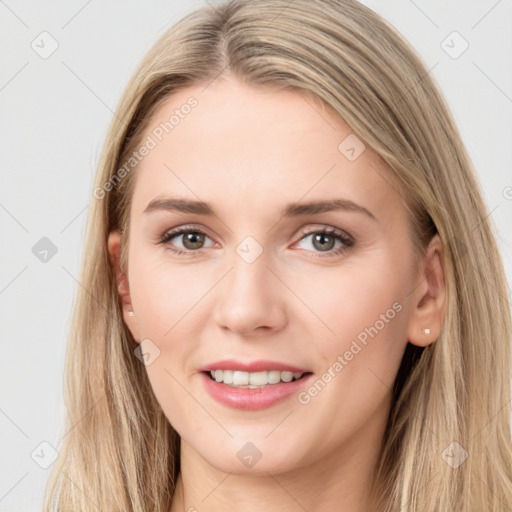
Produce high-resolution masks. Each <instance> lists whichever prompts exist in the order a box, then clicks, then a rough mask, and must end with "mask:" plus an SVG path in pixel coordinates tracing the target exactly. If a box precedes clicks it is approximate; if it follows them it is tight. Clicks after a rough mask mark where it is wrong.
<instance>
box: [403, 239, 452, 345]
mask: <svg viewBox="0 0 512 512" xmlns="http://www.w3.org/2000/svg"><path fill="white" fill-rule="evenodd" d="M412 294H413V303H412V306H413V309H412V311H411V317H410V319H409V327H408V333H407V335H408V340H409V342H410V343H412V344H413V345H417V346H419V347H425V346H427V345H430V344H431V343H433V342H434V341H436V340H437V338H439V336H440V334H441V329H442V327H443V321H444V315H445V309H446V286H445V279H444V268H443V253H442V245H441V239H440V238H439V235H437V234H436V235H435V236H434V237H433V238H432V240H431V241H430V243H429V245H428V248H427V251H426V254H425V257H424V258H423V260H422V262H421V264H420V273H419V275H418V279H417V282H416V287H415V289H414V291H413V292H412Z"/></svg>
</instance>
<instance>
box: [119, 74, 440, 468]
mask: <svg viewBox="0 0 512 512" xmlns="http://www.w3.org/2000/svg"><path fill="white" fill-rule="evenodd" d="M191 97H193V98H194V99H193V100H190V98H191ZM187 105H188V106H187ZM173 116H174V117H173ZM143 144H145V146H146V150H143V149H141V150H140V151H139V155H138V156H137V159H140V163H139V164H138V167H137V170H136V171H133V172H136V173H137V176H136V182H135V186H134V191H133V202H132V205H131V213H130V235H129V247H128V251H129V252H128V260H129V263H128V269H127V273H126V275H127V283H126V284H127V287H126V290H127V291H129V299H127V300H126V302H127V306H125V312H124V315H125V321H126V323H127V324H128V326H129V328H130V330H131V332H132V334H133V336H134V338H135V340H136V341H138V342H139V343H140V342H142V344H141V347H142V353H143V354H145V355H144V356H140V353H138V354H139V357H140V358H141V359H143V360H144V362H145V364H146V370H147V373H148V376H149V379H150V381H151V385H152V388H153V391H154V393H155V395H156V397H157V399H158V401H159V403H160V405H161V407H162V409H163V411H164V413H165V415H166V417H167V418H168V419H169V421H170V423H171V424H172V425H173V427H174V428H175V429H176V430H177V432H178V433H179V434H180V436H181V438H182V441H183V442H184V443H185V445H186V446H187V447H188V448H187V449H188V450H189V452H190V453H194V454H195V456H196V457H199V458H200V459H201V460H203V461H205V462H206V463H208V464H210V465H212V466H214V467H216V468H218V469H220V470H222V471H225V472H235V473H244V472H253V473H254V472H264V471H269V472H280V471H286V470H291V469H294V468H298V467H301V466H306V465H308V464H311V463H314V462H318V461H320V460H323V461H324V462H325V464H326V467H329V464H330V463H331V462H332V463H336V464H340V460H349V459H350V458H351V457H352V458H353V457H355V456H356V454H358V455H357V456H358V457H365V455H364V454H365V452H366V451H367V447H368V446H369V445H368V443H370V444H373V445H374V446H376V445H378V444H379V442H380V440H381V435H382V430H383V428H384V424H385V421H386V418H387V413H388V408H389V404H390V399H391V388H392V385H393V381H394V379H395V376H396V373H397V371H398V367H399V364H400V360H401V357H402V354H403V351H404V349H405V346H406V343H407V340H411V342H417V344H426V343H428V342H430V341H433V340H432V339H431V340H427V339H426V338H425V339H423V338H422V334H421V333H422V330H423V328H425V327H434V326H432V325H430V326H429V325H421V323H422V319H423V318H424V317H421V316H420V315H418V314H417V309H418V302H419V301H420V299H421V297H422V295H423V294H425V292H426V290H427V286H428V285H427V283H426V281H425V280H422V277H421V276H420V275H419V274H417V273H416V267H415V260H414V257H413V248H412V245H411V240H410V235H409V227H408V217H407V212H406V208H405V204H404V201H403V198H402V196H401V195H400V193H399V190H398V187H397V186H396V185H394V184H393V180H392V176H391V173H390V172H389V170H388V169H386V167H385V165H384V163H383V162H382V161H381V160H380V159H379V158H378V157H377V156H376V154H375V153H374V152H372V151H371V150H370V148H368V147H366V148H365V147H364V146H363V145H362V142H361V141H360V140H359V139H357V137H356V136H355V135H354V134H352V132H351V130H350V128H349V127H348V126H347V125H346V124H345V123H344V122H342V121H341V120H340V119H339V118H337V117H335V116H334V115H333V114H331V113H329V112H327V111H326V110H325V109H322V108H321V106H320V105H319V102H314V101H313V100H312V99H311V98H309V97H306V96H304V95H301V94H298V93H295V92H291V91H281V92H276V91H271V90H267V89H252V88H249V87H248V86H245V85H240V84H239V83H237V82H234V81H224V82H222V83H217V82H216V83H214V84H213V85H210V86H209V87H207V88H206V89H204V87H203V86H200V87H199V86H198V87H190V88H188V89H186V90H182V91H180V92H178V93H176V94H175V95H174V96H172V97H171V98H170V99H168V100H167V101H166V102H165V103H164V104H163V105H162V106H161V107H160V108H159V109H158V111H157V112H156V113H155V115H154V116H153V118H152V120H151V123H150V126H149V127H148V129H147V131H146V133H145V135H144V137H143ZM176 201H181V202H176ZM317 203H322V204H318V205H317V206H314V204H317ZM306 204H308V205H310V206H308V207H306V206H304V205H306ZM177 229H183V230H184V231H185V234H177V233H174V234H169V232H171V231H172V230H177ZM324 230H327V231H328V232H327V233H326V234H325V233H324V234H323V235H322V232H323V231H324ZM165 237H167V238H165ZM162 240H165V241H162ZM118 247H119V237H118V233H116V232H113V233H112V234H111V236H110V239H109V249H110V251H111V253H112V254H114V253H115V252H116V250H117V249H118ZM180 251H181V252H180ZM126 290H125V291H126ZM130 302H131V307H132V308H133V312H134V316H130V315H129V314H128V310H129V309H130V306H129V303H130ZM432 335H434V333H433V332H432ZM423 336H424V335H423ZM427 338H428V336H427ZM251 365H252V366H251ZM206 370H218V371H217V372H216V373H215V374H214V375H215V377H216V379H217V380H219V381H220V382H217V381H214V380H212V378H211V377H210V372H209V371H206ZM220 370H226V371H220ZM281 372H284V373H281ZM289 372H291V373H289ZM293 373H295V374H297V375H295V377H299V376H300V374H302V377H300V378H299V379H298V380H297V381H295V380H294V381H292V382H285V381H287V380H289V379H290V378H294V376H293ZM274 379H275V380H276V381H277V380H279V382H280V383H269V382H274ZM224 380H225V381H226V383H224ZM248 382H250V383H252V384H250V385H253V386H256V387H253V388H248V387H241V386H244V385H245V386H247V385H249V384H248ZM262 383H266V384H265V385H263V384H262ZM234 384H238V386H234ZM262 385H263V387H261V386H262ZM368 453H370V452H369V451H368ZM340 457H341V459H340Z"/></svg>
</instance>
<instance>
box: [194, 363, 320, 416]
mask: <svg viewBox="0 0 512 512" xmlns="http://www.w3.org/2000/svg"><path fill="white" fill-rule="evenodd" d="M312 376H313V374H308V375H305V376H303V377H302V378H300V379H299V380H295V381H292V382H282V383H279V384H269V385H267V386H265V387H261V388H252V389H251V388H235V387H233V386H229V385H228V384H224V383H223V382H217V381H215V380H212V379H211V378H210V377H209V376H208V375H207V374H206V373H204V372H203V373H201V378H202V379H203V380H204V385H205V387H206V391H208V393H209V394H210V396H211V397H212V398H214V399H215V400H217V402H219V403H221V404H222V405H225V406H227V407H231V408H234V409H243V410H246V411H258V410H261V409H266V408H267V407H271V406H272V405H275V404H277V403H279V402H282V401H283V400H285V399H286V398H288V397H290V396H291V395H293V394H295V393H297V392H298V391H299V390H300V389H301V388H303V387H304V386H305V384H306V383H307V381H309V379H310V377H312Z"/></svg>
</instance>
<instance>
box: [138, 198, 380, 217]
mask: <svg viewBox="0 0 512 512" xmlns="http://www.w3.org/2000/svg"><path fill="white" fill-rule="evenodd" d="M338 210H345V211H352V212H358V213H363V214H364V215H366V216H368V217H370V218H371V219H373V220H375V221H376V220H377V218H376V217H375V215H373V213H372V212H370V211H369V210H367V209H366V208H365V207H364V206H361V205H359V204H357V203H354V202H353V201H350V200H348V199H328V200H322V201H309V202H307V203H288V204H286V205H285V206H284V208H283V209H282V210H281V215H282V216H283V217H298V216H300V215H315V214H318V213H324V212H330V211H338ZM156 211H176V212H182V213H193V214H197V215H207V216H212V217H213V216H216V214H215V211H214V209H213V207H212V206H211V205H210V203H206V202H204V201H195V200H190V199H178V198H172V197H166V198H155V199H153V200H152V201H151V202H150V203H149V204H148V206H147V207H146V209H145V210H144V212H143V213H145V214H149V213H152V212H156Z"/></svg>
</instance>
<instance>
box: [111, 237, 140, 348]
mask: <svg viewBox="0 0 512 512" xmlns="http://www.w3.org/2000/svg"><path fill="white" fill-rule="evenodd" d="M108 252H109V254H110V261H111V263H112V266H113V268H114V272H115V275H116V284H117V292H118V294H119V298H120V299H121V304H122V308H123V318H124V321H125V323H126V325H127V326H128V328H129V329H130V332H131V333H132V336H133V338H134V339H135V341H137V342H140V336H139V328H138V325H137V319H136V317H135V311H134V310H133V306H132V300H131V296H130V285H129V282H128V276H127V275H126V273H125V271H124V269H122V268H121V232H120V231H118V230H116V231H111V232H110V233H109V235H108Z"/></svg>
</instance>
